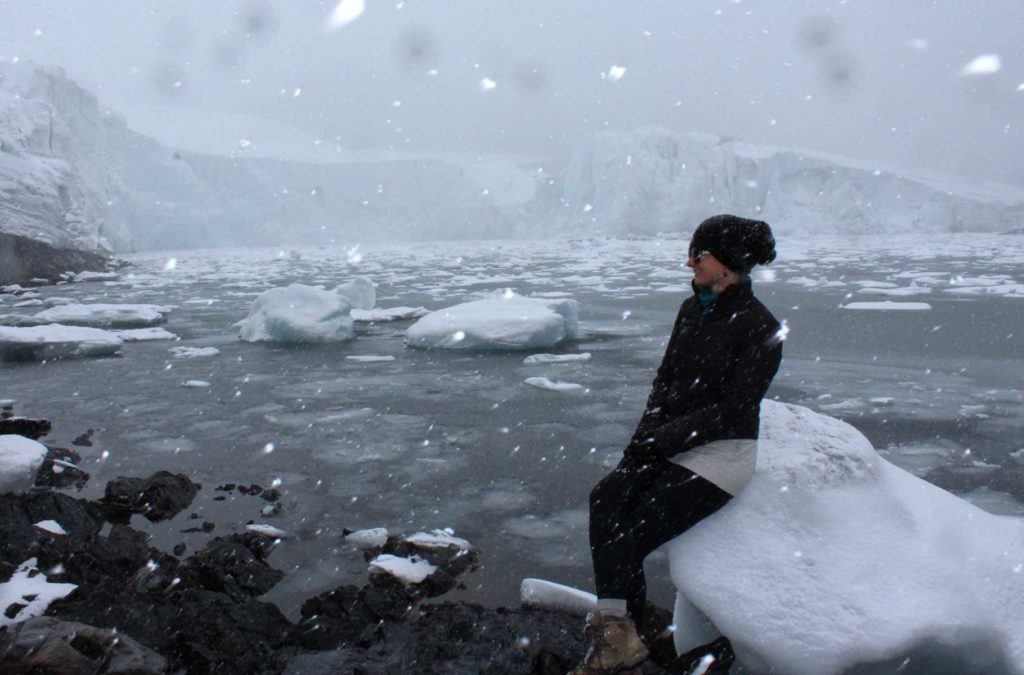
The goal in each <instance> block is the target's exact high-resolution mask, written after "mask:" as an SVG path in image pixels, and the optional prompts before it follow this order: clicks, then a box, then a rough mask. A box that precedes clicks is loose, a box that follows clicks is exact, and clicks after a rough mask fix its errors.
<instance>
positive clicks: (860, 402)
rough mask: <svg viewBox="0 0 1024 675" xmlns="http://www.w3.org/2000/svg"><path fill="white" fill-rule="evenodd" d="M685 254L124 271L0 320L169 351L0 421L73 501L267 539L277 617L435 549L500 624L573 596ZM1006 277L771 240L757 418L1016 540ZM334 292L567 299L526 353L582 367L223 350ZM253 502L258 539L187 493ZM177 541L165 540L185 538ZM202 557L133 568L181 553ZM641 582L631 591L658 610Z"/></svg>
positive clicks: (467, 247)
mask: <svg viewBox="0 0 1024 675" xmlns="http://www.w3.org/2000/svg"><path fill="white" fill-rule="evenodd" d="M685 247H686V242H685V241H684V240H682V239H662V240H637V241H623V240H610V239H596V238H594V239H581V240H573V241H566V240H562V241H552V242H508V241H495V242H462V243H457V244H452V243H445V244H407V245H396V244H392V245H373V244H365V243H364V244H363V245H362V246H360V247H358V248H357V247H356V246H355V245H354V243H353V244H351V245H348V246H339V247H336V248H322V247H316V248H314V247H309V248H285V249H280V248H270V249H266V248H264V249H249V250H234V251H230V250H220V251H202V250H199V251H168V252H154V253H147V254H138V255H135V256H132V257H131V258H130V261H131V262H132V263H133V264H134V266H133V267H130V268H128V269H126V270H123V272H122V274H121V277H120V278H119V279H116V280H108V281H92V282H83V283H76V284H67V285H61V286H55V287H43V288H40V289H38V293H39V295H40V299H42V300H44V305H43V306H39V307H20V308H17V309H15V308H14V305H15V304H16V303H18V302H19V301H21V298H20V297H18V296H13V295H0V314H7V313H13V314H32V313H34V312H37V311H42V310H43V309H44V308H45V302H46V301H49V300H51V299H52V298H55V297H60V298H74V299H76V300H78V301H79V302H81V303H83V304H104V303H107V304H116V303H121V304H153V305H158V306H162V307H170V308H172V309H171V311H170V312H169V313H168V314H167V321H166V323H165V324H163V327H164V328H165V329H166V330H167V331H168V332H170V333H173V334H175V335H177V336H179V338H180V339H179V340H178V341H175V342H173V343H168V342H166V341H133V342H125V344H123V345H122V346H121V349H120V355H119V356H117V357H113V358H98V359H78V360H62V361H45V362H42V363H38V362H36V363H25V364H17V363H14V364H3V365H2V366H0V395H2V396H3V397H4V398H13V399H17V401H18V403H17V412H18V413H19V414H25V415H38V416H45V417H48V418H49V419H51V420H52V421H53V424H54V430H53V432H52V433H51V434H50V436H49V437H47V439H46V440H47V441H48V442H53V443H57V444H67V443H69V442H71V441H72V440H73V439H75V438H76V437H78V436H79V435H80V434H82V433H83V432H84V431H86V430H87V429H95V430H96V431H95V433H94V434H93V435H92V437H91V442H92V445H91V446H80V447H78V448H76V449H77V450H78V451H79V452H81V453H82V455H83V461H82V464H83V466H84V468H85V469H86V470H88V471H89V472H90V473H91V474H92V476H93V478H92V481H91V482H90V484H89V485H88V486H87V487H86V488H85V494H86V495H91V496H98V495H99V493H100V492H101V491H102V487H103V485H104V484H105V482H106V481H107V480H109V479H110V478H113V477H115V476H117V475H148V474H149V473H151V472H152V471H153V470H154V469H155V468H166V469H169V470H172V471H183V472H185V473H187V474H188V475H190V476H192V477H193V479H194V480H198V481H199V482H201V483H203V485H204V486H205V487H204V489H203V490H202V491H201V492H200V494H199V496H198V497H197V500H196V503H195V505H194V507H193V508H192V509H191V511H193V512H195V513H198V514H200V516H201V517H202V518H203V519H205V520H210V521H211V522H213V523H215V524H216V525H217V529H216V530H215V531H214V534H224V533H225V532H224V531H223V530H224V529H225V528H227V527H230V526H234V525H233V524H234V523H244V522H246V521H250V520H252V521H256V522H259V523H262V524H267V525H271V526H274V527H278V528H279V529H281V530H283V531H284V532H287V533H288V534H289V536H288V537H287V538H284V539H282V542H281V543H280V544H279V545H278V547H277V550H276V551H275V553H274V554H273V555H274V559H273V561H274V563H275V565H278V566H280V567H281V568H283V569H286V570H287V571H288V572H289V575H288V577H287V578H286V579H285V581H283V582H282V583H281V584H280V585H279V587H278V588H276V589H275V590H274V591H273V592H272V594H273V595H274V598H272V599H273V600H275V601H279V602H281V603H282V604H283V606H285V607H286V608H287V606H288V602H289V598H295V597H308V596H309V595H311V594H312V593H313V592H317V591H320V590H325V589H327V588H332V587H335V586H337V585H338V584H339V583H344V582H347V581H348V580H350V579H351V575H353V574H363V573H364V572H365V568H364V566H361V567H360V568H359V569H358V570H353V569H349V568H347V567H346V565H345V563H344V562H343V561H342V558H343V557H342V556H338V555H337V553H336V550H337V549H338V547H339V546H341V545H343V544H342V542H343V537H342V532H343V530H344V528H349V529H352V530H359V529H365V528H374V527H387V528H388V529H390V530H391V531H405V532H409V531H415V530H419V529H434V528H438V527H446V526H451V527H452V528H454V529H455V531H456V532H457V533H458V534H459V536H460V537H465V538H466V539H468V540H469V541H472V542H473V543H474V544H475V545H477V546H478V547H479V549H480V551H481V556H482V563H483V565H484V570H485V573H481V574H476V575H474V576H472V577H471V578H470V581H469V584H468V588H467V590H466V591H464V593H466V594H469V595H471V596H472V597H473V598H475V599H477V600H480V599H483V600H484V601H486V602H492V601H493V602H496V603H497V602H500V603H504V604H513V603H515V602H516V601H517V598H518V589H519V583H520V580H521V579H522V578H523V577H542V578H546V579H551V580H555V581H559V582H564V583H568V584H571V585H573V586H577V587H581V588H592V586H591V584H592V581H591V579H590V571H589V554H588V550H587V544H586V539H587V536H586V520H587V512H586V503H587V494H588V492H589V490H590V489H591V487H592V486H593V485H594V484H595V483H596V481H597V480H598V479H599V478H600V477H601V475H602V474H603V473H604V472H605V471H607V469H608V468H609V467H610V466H611V465H612V464H613V463H614V462H615V460H616V457H617V456H618V455H619V453H620V452H621V448H622V446H623V444H624V443H625V442H626V440H627V439H628V438H629V436H630V435H631V433H632V431H633V426H634V425H635V423H636V420H637V418H638V416H639V413H640V410H641V407H642V405H643V401H644V399H645V397H646V395H647V390H648V387H649V385H650V381H651V379H652V377H653V375H654V370H655V368H656V367H657V364H658V362H659V360H660V358H661V352H662V350H663V348H664V344H665V340H666V338H667V337H668V332H669V330H670V327H671V323H672V321H673V319H674V317H675V312H676V309H677V307H678V303H679V301H680V299H681V296H680V292H685V291H681V290H680V289H685V287H686V285H687V284H688V280H689V271H688V270H686V269H685V268H684V267H683V257H682V256H683V255H684V251H685ZM1022 269H1024V236H1020V235H1007V236H997V235H980V234H969V235H951V236H946V237H942V238H936V237H925V236H919V237H915V236H888V237H874V236H871V237H861V238H857V237H849V238H844V237H816V238H788V237H780V252H779V259H778V261H777V262H776V263H775V264H773V265H772V266H771V267H770V268H767V270H765V271H764V272H760V273H758V274H756V275H755V291H756V292H757V294H758V296H759V297H761V298H762V299H763V300H764V302H765V303H766V304H767V305H768V306H769V307H770V308H771V309H772V311H773V312H775V314H776V315H777V316H778V317H779V318H780V319H784V320H785V321H786V324H787V327H788V328H789V333H788V337H787V343H786V353H785V361H784V363H783V366H782V370H781V371H780V374H779V376H778V378H777V379H776V383H775V385H774V387H773V390H772V391H771V393H770V396H773V397H774V396H777V397H778V398H779V399H780V400H783V401H787V402H794V403H799V404H802V405H806V406H808V407H811V408H812V409H815V410H818V411H822V412H826V413H828V414H830V415H833V416H840V417H842V418H843V419H845V420H847V421H849V422H851V423H852V424H854V425H855V426H856V427H857V428H858V429H860V430H861V431H862V432H863V433H865V434H866V435H867V436H868V438H869V439H870V440H871V442H872V444H873V445H874V446H875V447H876V448H878V449H879V451H880V453H881V454H882V455H883V456H884V457H886V458H887V459H888V460H889V461H891V462H893V463H895V464H897V465H899V466H902V467H904V468H907V469H908V470H910V471H911V472H912V473H915V474H916V475H919V476H922V477H924V478H926V479H927V480H929V481H931V482H934V483H937V484H939V485H940V486H942V487H945V488H948V489H951V490H953V491H954V492H956V493H958V494H960V495H962V496H964V497H966V498H967V499H969V500H972V501H974V502H975V503H977V504H978V505H979V506H981V507H982V508H985V509H988V510H991V511H994V512H997V513H1005V514H1011V515H1017V516H1019V515H1022V514H1024V506H1022V505H1024V493H1022V492H1021V488H1020V486H1021V485H1024V480H1022V478H1024V461H1022V460H1021V452H1020V451H1021V450H1022V445H1021V440H1020V439H1021V438H1022V437H1024V434H1022V431H1024V423H1022V420H1024V387H1022V385H1021V379H1020V372H1021V367H1022V356H1021V350H1020V338H1019V336H1020V335H1022V334H1024V312H1022V311H1021V309H1022V308H1024V305H1021V303H1022V302H1024V277H1022V274H1021V270H1022ZM360 275H362V276H366V277H368V278H369V279H371V280H372V281H373V283H374V284H376V286H377V289H376V305H377V308H378V309H383V310H387V309H388V308H393V307H405V308H409V307H425V308H426V309H428V310H437V309H440V308H443V307H450V306H453V305H456V304H459V303H462V302H468V301H472V300H478V299H481V298H485V297H493V295H494V293H495V292H503V291H504V290H505V289H512V291H514V292H515V293H517V294H519V295H522V296H527V297H529V296H535V297H539V298H563V299H564V298H572V299H575V300H576V301H577V302H578V319H579V327H578V328H579V332H578V335H577V337H576V338H575V339H574V340H571V341H569V342H568V343H565V344H563V345H560V346H559V347H557V348H555V349H544V350H543V351H545V352H554V353H557V354H580V355H582V354H584V353H587V354H590V358H589V359H577V360H571V361H562V362H557V361H556V362H552V361H551V360H549V359H534V360H533V361H532V362H527V363H524V357H526V356H528V355H529V354H528V353H527V354H524V353H523V352H509V353H485V354H477V353H465V352H450V351H446V350H436V349H434V350H416V349H409V348H408V347H407V346H406V345H405V339H406V331H407V329H408V327H409V326H410V325H411V324H412V322H413V320H414V319H412V318H408V319H399V320H396V321H357V322H356V323H355V326H354V330H355V337H354V338H353V339H351V340H348V341H345V342H342V343H335V344H325V345H305V346H296V345H280V344H274V343H249V342H244V341H241V340H239V339H238V332H237V328H235V327H234V324H235V323H236V322H237V321H239V320H241V319H243V318H245V317H246V315H247V314H248V311H249V308H250V306H251V305H252V303H253V301H254V300H255V299H256V298H257V297H258V296H259V295H260V294H261V293H263V292H264V291H266V290H268V289H270V288H280V287H286V286H288V285H289V284H292V283H302V284H306V285H309V286H319V287H322V288H325V289H333V288H336V287H338V286H339V285H341V284H343V283H344V282H346V281H349V280H350V279H352V278H353V277H355V276H360ZM903 287H914V288H920V289H925V288H926V289H928V292H927V293H926V294H925V293H921V294H919V295H918V296H916V297H914V298H913V301H915V302H916V301H920V300H921V299H927V302H928V304H929V305H930V306H931V307H932V309H931V310H928V311H910V312H904V311H897V312H890V311H849V310H844V309H843V306H844V305H847V304H849V303H850V302H852V301H855V299H856V300H857V301H859V300H865V299H869V298H873V297H879V296H871V295H867V294H861V293H859V290H860V289H862V288H903ZM991 289H1001V290H1000V291H999V292H993V291H992V290H991ZM881 297H885V296H881ZM895 300H896V301H902V299H900V298H896V299H895ZM374 311H376V310H374ZM171 348H174V349H176V350H178V352H172V351H169V350H170V349H171ZM180 348H185V349H188V350H202V351H188V352H184V351H181V349H180ZM178 353H180V354H181V355H186V354H205V355H206V356H204V357H203V358H178V356H177V354H178ZM348 357H367V358H357V359H352V358H348ZM385 357H391V358H390V359H386V358H385ZM528 378H546V379H547V380H548V381H549V382H553V383H571V384H578V385H581V386H582V387H583V389H582V390H576V391H572V392H558V391H548V390H545V389H541V388H537V387H534V386H527V385H525V384H524V382H525V381H526V380H527V379H528ZM275 481H276V482H278V489H279V490H281V491H282V493H283V498H282V500H281V503H282V505H283V509H282V511H281V513H280V514H278V515H269V516H263V515H262V513H261V509H262V507H263V506H264V503H263V502H262V500H260V499H258V498H252V497H247V496H244V495H240V494H238V493H236V492H230V493H225V492H217V491H215V490H214V489H213V488H214V487H215V486H216V485H218V484H219V483H223V482H235V483H238V484H244V485H249V484H253V483H256V484H260V485H270V484H274V483H275ZM217 496H223V497H225V499H224V500H222V501H214V498H215V497H217ZM179 518H180V519H181V520H180V524H181V527H171V528H166V529H168V530H169V531H174V532H176V533H177V531H179V530H183V529H187V528H190V527H192V526H193V525H194V522H193V521H188V520H187V518H188V514H187V513H185V514H182V515H181V516H180V517H179ZM174 524H178V521H175V523H174ZM139 526H140V527H144V528H145V527H148V525H147V524H146V523H140V525H139ZM209 536H212V535H211V534H206V533H201V532H196V533H186V534H175V536H174V537H173V538H167V540H166V541H164V540H161V539H160V538H159V537H158V539H157V541H156V544H157V545H160V546H165V547H167V548H168V549H169V548H170V547H171V546H173V545H175V544H177V543H179V542H180V541H185V542H187V543H188V544H189V546H190V548H192V547H195V546H198V545H200V544H201V543H202V540H203V539H204V538H208V537H209ZM165 538H166V535H165ZM172 539H173V540H172ZM659 564H661V565H662V570H663V573H662V574H661V575H652V579H651V582H652V591H653V593H654V595H655V598H656V599H658V600H660V602H661V603H662V604H664V605H668V604H669V603H671V601H672V597H673V596H672V593H671V589H670V585H669V583H668V574H667V571H665V568H664V562H661V563H659Z"/></svg>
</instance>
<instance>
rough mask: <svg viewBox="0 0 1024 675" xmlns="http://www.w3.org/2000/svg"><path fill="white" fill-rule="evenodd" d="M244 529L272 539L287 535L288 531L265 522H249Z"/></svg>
mask: <svg viewBox="0 0 1024 675" xmlns="http://www.w3.org/2000/svg"><path fill="white" fill-rule="evenodd" d="M245 529H246V530H247V531H249V532H255V533H256V534H261V535H263V536H264V537H272V538H274V539H282V538H284V537H287V536H288V533H287V532H285V531H284V530H282V529H281V528H279V527H274V526H273V525H267V524H265V523H250V524H248V525H246V526H245Z"/></svg>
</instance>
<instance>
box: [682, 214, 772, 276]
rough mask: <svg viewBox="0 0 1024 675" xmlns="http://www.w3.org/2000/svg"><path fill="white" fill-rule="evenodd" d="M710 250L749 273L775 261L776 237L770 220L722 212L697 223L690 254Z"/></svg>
mask: <svg viewBox="0 0 1024 675" xmlns="http://www.w3.org/2000/svg"><path fill="white" fill-rule="evenodd" d="M701 251H707V252H708V253H710V254H711V255H713V256H715V257H716V258H718V260H719V262H721V263H722V264H723V265H725V266H726V267H728V268H729V269H731V270H732V271H733V272H738V273H740V274H749V273H750V270H752V269H753V268H754V265H767V264H768V263H770V262H771V261H773V260H775V237H774V236H772V228H771V227H769V226H768V223H766V222H764V221H761V220H751V219H750V218H740V217H739V216H730V215H728V214H722V215H720V216H712V217H710V218H708V219H707V220H705V221H704V222H703V223H701V224H700V225H698V226H697V229H696V230H695V231H694V233H693V239H691V240H690V257H691V258H692V257H694V256H695V255H696V254H698V253H700V252H701Z"/></svg>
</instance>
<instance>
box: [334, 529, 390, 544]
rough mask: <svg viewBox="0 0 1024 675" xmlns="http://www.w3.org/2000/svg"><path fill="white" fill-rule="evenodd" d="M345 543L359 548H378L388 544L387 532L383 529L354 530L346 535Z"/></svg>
mask: <svg viewBox="0 0 1024 675" xmlns="http://www.w3.org/2000/svg"><path fill="white" fill-rule="evenodd" d="M345 541H346V542H348V543H349V544H352V545H353V546H358V547H359V548H380V547H381V546H383V545H384V544H386V543H388V531H387V528H384V527H372V528H369V529H366V530H356V531H355V532H349V533H348V534H346V535H345Z"/></svg>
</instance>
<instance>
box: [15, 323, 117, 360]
mask: <svg viewBox="0 0 1024 675" xmlns="http://www.w3.org/2000/svg"><path fill="white" fill-rule="evenodd" d="M123 345H124V341H123V340H121V338H119V337H117V336H116V335H114V334H113V333H111V332H109V331H105V330H100V329H99V328H86V327H84V326H63V325H60V324H51V325H48V326H28V327H13V326H0V361H42V360H43V359H73V358H80V357H83V356H109V355H111V354H116V353H117V352H118V351H120V349H121V347H122V346H123Z"/></svg>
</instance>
